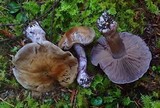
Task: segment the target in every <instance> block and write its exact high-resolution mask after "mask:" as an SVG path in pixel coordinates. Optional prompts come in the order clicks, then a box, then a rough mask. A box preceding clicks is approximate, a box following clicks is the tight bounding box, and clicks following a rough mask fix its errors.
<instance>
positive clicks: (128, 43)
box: [91, 12, 152, 84]
mask: <svg viewBox="0 0 160 108" xmlns="http://www.w3.org/2000/svg"><path fill="white" fill-rule="evenodd" d="M97 26H98V29H99V31H100V32H101V33H102V34H103V37H100V39H99V40H98V44H97V45H96V46H94V47H93V49H92V51H91V62H92V64H93V65H95V66H97V65H98V64H99V65H100V68H101V69H102V70H103V71H104V72H105V74H107V76H108V77H109V79H110V80H111V81H112V82H114V83H117V84H125V83H131V82H134V81H136V80H138V79H139V78H141V77H142V76H143V75H144V73H146V72H147V70H148V68H149V65H150V61H151V59H152V56H151V52H150V51H149V48H148V47H147V46H146V43H145V42H144V41H143V40H142V39H141V38H140V37H139V36H136V35H133V34H131V33H127V32H122V33H118V32H117V23H116V22H115V21H114V20H113V19H112V18H111V16H109V15H108V14H107V13H106V12H104V13H103V14H102V15H101V16H100V18H99V19H98V20H97Z"/></svg>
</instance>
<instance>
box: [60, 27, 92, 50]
mask: <svg viewBox="0 0 160 108" xmlns="http://www.w3.org/2000/svg"><path fill="white" fill-rule="evenodd" d="M94 37H95V31H94V30H93V29H92V28H89V27H84V26H79V27H73V28H71V29H70V30H69V31H67V32H66V33H65V34H64V35H63V37H62V38H61V40H60V41H59V43H58V46H59V47H60V48H63V49H66V50H67V49H70V48H71V47H72V46H73V44H75V43H80V44H83V45H87V44H89V43H91V42H92V41H93V39H94Z"/></svg>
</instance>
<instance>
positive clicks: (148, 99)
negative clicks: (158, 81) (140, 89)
mask: <svg viewBox="0 0 160 108" xmlns="http://www.w3.org/2000/svg"><path fill="white" fill-rule="evenodd" d="M141 100H142V103H143V106H144V108H159V107H160V101H154V100H153V98H152V96H149V95H142V96H141Z"/></svg>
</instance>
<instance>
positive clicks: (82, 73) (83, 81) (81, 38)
mask: <svg viewBox="0 0 160 108" xmlns="http://www.w3.org/2000/svg"><path fill="white" fill-rule="evenodd" d="M94 37H95V32H94V30H93V29H92V28H89V27H84V26H79V27H73V28H71V29H70V30H68V31H67V32H66V33H65V34H64V35H63V37H62V38H61V40H60V41H59V43H58V46H59V47H60V48H62V49H65V50H68V49H70V48H71V47H72V46H73V48H74V50H75V51H76V53H77V55H78V59H79V66H78V77H77V82H78V83H79V85H81V86H83V87H89V86H90V84H91V80H92V77H90V76H89V75H88V74H87V72H86V68H87V59H86V54H85V51H84V49H83V45H88V44H89V43H91V42H92V41H93V39H94Z"/></svg>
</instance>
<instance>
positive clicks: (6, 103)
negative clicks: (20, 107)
mask: <svg viewBox="0 0 160 108" xmlns="http://www.w3.org/2000/svg"><path fill="white" fill-rule="evenodd" d="M0 100H1V101H2V102H4V103H6V104H7V105H9V106H11V107H15V106H14V105H13V104H10V103H8V102H7V101H5V100H4V99H2V98H1V97H0Z"/></svg>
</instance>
